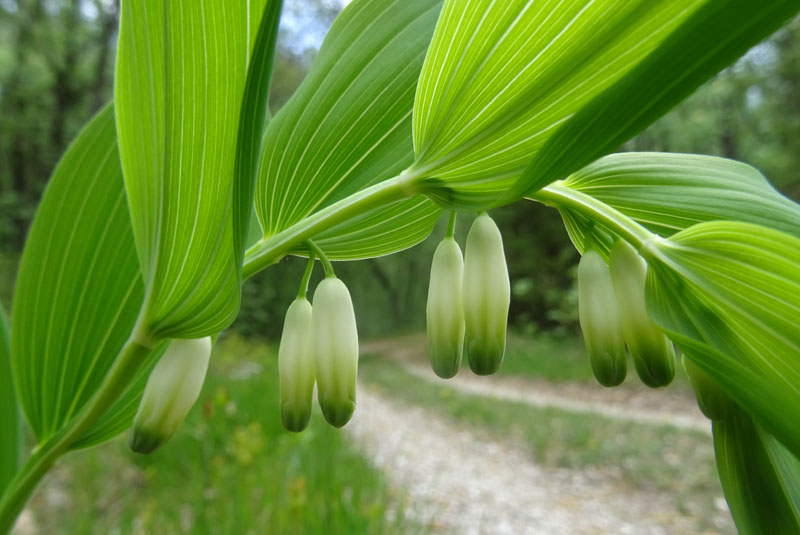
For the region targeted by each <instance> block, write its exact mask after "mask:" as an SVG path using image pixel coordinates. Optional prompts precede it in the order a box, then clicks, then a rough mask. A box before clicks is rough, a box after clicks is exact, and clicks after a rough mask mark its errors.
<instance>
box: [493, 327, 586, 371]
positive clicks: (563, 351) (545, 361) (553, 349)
mask: <svg viewBox="0 0 800 535" xmlns="http://www.w3.org/2000/svg"><path fill="white" fill-rule="evenodd" d="M499 374H500V375H516V376H523V377H529V378H532V379H544V380H546V381H549V382H551V383H563V382H580V383H591V382H594V375H592V368H591V366H590V365H589V357H588V355H587V354H586V348H585V347H584V345H583V340H581V339H580V338H577V337H564V338H559V337H553V336H550V335H548V334H546V333H544V334H538V335H536V336H523V335H513V334H510V335H509V337H508V345H507V347H506V355H505V358H504V359H503V365H502V367H501V368H500V372H499Z"/></svg>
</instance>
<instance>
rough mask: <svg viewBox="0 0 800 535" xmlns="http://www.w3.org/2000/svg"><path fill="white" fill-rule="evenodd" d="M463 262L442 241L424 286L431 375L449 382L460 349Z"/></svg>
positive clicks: (447, 241) (453, 246)
mask: <svg viewBox="0 0 800 535" xmlns="http://www.w3.org/2000/svg"><path fill="white" fill-rule="evenodd" d="M463 275H464V258H463V257H462V256H461V248H460V247H459V246H458V244H457V243H456V241H455V240H454V239H453V238H445V239H444V240H442V243H440V244H439V246H438V247H437V248H436V252H435V253H434V254H433V262H432V263H431V282H430V286H428V306H427V308H426V309H425V312H426V320H427V323H428V356H429V357H430V359H431V366H432V367H433V371H434V372H435V373H436V375H438V376H439V377H442V378H444V379H449V378H450V377H453V376H454V375H455V374H456V373H458V367H459V366H460V365H461V352H462V349H463V347H464V308H463V306H462V303H461V280H462V278H463Z"/></svg>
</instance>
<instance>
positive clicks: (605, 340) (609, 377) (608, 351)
mask: <svg viewBox="0 0 800 535" xmlns="http://www.w3.org/2000/svg"><path fill="white" fill-rule="evenodd" d="M578 313H579V318H580V323H581V330H582V331H583V339H584V341H585V342H586V350H587V351H588V352H589V359H590V360H591V363H592V371H593V372H594V376H595V378H597V382H599V383H600V384H601V385H603V386H617V385H619V384H620V383H622V381H624V380H625V374H626V373H627V363H626V361H625V342H624V341H623V338H622V325H621V322H620V315H619V305H618V304H617V296H616V295H615V294H614V286H613V284H612V283H611V275H610V274H609V271H608V266H606V263H605V261H603V259H602V258H601V257H600V255H599V254H597V252H595V251H592V250H591V249H590V250H587V251H586V252H585V253H583V256H582V257H581V261H580V263H579V264H578Z"/></svg>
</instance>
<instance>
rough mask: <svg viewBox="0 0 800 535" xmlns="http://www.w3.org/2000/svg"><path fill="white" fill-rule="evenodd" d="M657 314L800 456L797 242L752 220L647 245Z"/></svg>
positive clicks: (700, 228) (650, 299)
mask: <svg viewBox="0 0 800 535" xmlns="http://www.w3.org/2000/svg"><path fill="white" fill-rule="evenodd" d="M641 252H642V254H643V256H645V258H646V259H647V261H648V264H649V266H650V269H649V270H648V280H647V305H648V312H649V314H650V316H651V317H652V318H653V320H654V321H655V322H656V323H657V324H658V325H659V326H660V327H662V328H663V329H665V331H666V332H667V333H668V335H669V336H670V338H672V339H673V340H674V341H675V342H676V343H677V344H678V346H679V347H681V349H682V350H683V351H684V352H685V353H686V355H687V357H688V358H691V359H692V361H693V362H695V363H696V364H697V365H698V366H700V367H701V368H702V369H703V370H704V371H705V372H706V373H708V374H709V375H710V376H711V377H712V378H713V379H714V380H715V381H716V382H717V383H719V385H720V386H721V387H722V388H723V389H724V390H725V391H726V392H727V393H728V394H729V395H730V397H731V398H733V399H734V400H736V401H737V402H738V403H739V404H740V405H741V406H742V407H743V408H744V409H745V410H746V411H747V412H748V413H749V414H750V415H751V416H752V417H753V418H754V420H755V421H756V422H758V423H759V425H761V426H763V427H764V428H765V429H766V430H767V431H769V432H770V433H772V434H773V435H775V437H776V438H778V439H779V440H780V441H781V442H782V443H783V444H784V446H786V447H787V448H789V450H790V451H792V452H793V453H794V454H795V455H796V456H797V455H798V454H800V427H798V426H797V422H796V419H795V418H793V417H791V416H789V415H794V414H798V413H800V325H798V323H797V318H798V314H800V276H799V273H798V266H799V265H800V238H797V237H794V236H791V235H788V234H784V233H781V232H779V231H776V230H772V229H769V228H765V227H760V226H757V225H753V224H750V223H740V222H731V221H724V222H723V221H721V222H710V223H700V224H698V225H694V226H692V227H690V228H688V229H686V230H683V231H681V232H679V233H677V234H675V235H673V236H672V237H671V238H670V239H668V240H657V241H650V242H648V243H647V244H645V246H644V248H643V249H642V251H641Z"/></svg>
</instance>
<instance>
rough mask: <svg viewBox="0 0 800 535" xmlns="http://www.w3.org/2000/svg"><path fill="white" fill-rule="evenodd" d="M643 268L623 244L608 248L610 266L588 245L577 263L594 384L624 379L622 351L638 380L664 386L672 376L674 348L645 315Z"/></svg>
mask: <svg viewBox="0 0 800 535" xmlns="http://www.w3.org/2000/svg"><path fill="white" fill-rule="evenodd" d="M646 276H647V264H646V263H645V261H644V259H642V258H641V257H640V256H639V255H638V253H637V252H636V251H635V250H634V249H633V247H631V246H630V245H628V243H627V242H625V241H623V240H617V241H616V242H615V243H614V245H613V246H612V247H611V252H610V254H609V263H608V265H606V262H605V260H603V258H602V257H601V256H600V254H599V253H597V252H596V251H595V250H594V249H592V247H591V244H590V245H589V246H588V247H587V249H586V251H585V252H584V253H583V256H582V257H581V260H580V263H579V265H578V308H579V315H580V324H581V330H582V331H583V337H584V341H585V342H586V349H587V351H588V353H589V358H590V359H591V363H592V371H593V372H594V375H595V377H596V378H597V381H598V382H599V383H600V384H602V385H604V386H617V385H619V384H620V383H622V382H623V381H624V380H625V375H626V373H627V362H626V355H625V347H626V346H627V348H628V352H629V353H630V354H631V358H632V359H633V364H634V368H635V369H636V374H637V375H638V376H639V379H640V380H641V381H642V383H644V384H645V385H647V386H650V387H653V388H657V387H661V386H666V385H668V384H670V383H671V382H672V379H673V378H674V377H675V349H674V348H673V346H672V342H670V341H669V339H668V338H667V337H666V336H665V335H664V333H663V332H661V329H659V328H658V326H657V325H656V324H655V323H653V321H652V320H651V319H650V317H649V316H648V314H647V308H646V306H645V297H644V292H645V278H646Z"/></svg>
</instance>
